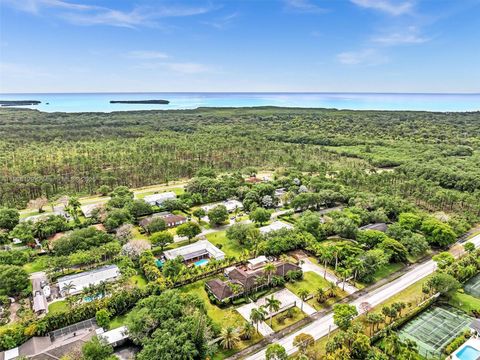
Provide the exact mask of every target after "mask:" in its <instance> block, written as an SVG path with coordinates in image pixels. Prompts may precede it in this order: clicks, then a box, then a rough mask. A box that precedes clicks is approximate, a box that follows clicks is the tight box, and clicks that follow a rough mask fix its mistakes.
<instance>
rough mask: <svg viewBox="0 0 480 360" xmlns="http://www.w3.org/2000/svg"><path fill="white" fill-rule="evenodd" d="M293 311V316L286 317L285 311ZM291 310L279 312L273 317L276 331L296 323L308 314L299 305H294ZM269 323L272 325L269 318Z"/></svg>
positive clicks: (273, 325) (273, 326) (273, 327)
mask: <svg viewBox="0 0 480 360" xmlns="http://www.w3.org/2000/svg"><path fill="white" fill-rule="evenodd" d="M289 310H290V312H291V315H292V316H291V317H285V315H286V314H285V313H286V312H287V311H289ZM289 310H286V311H284V312H281V313H280V314H277V315H275V316H274V317H273V323H272V329H273V330H274V331H280V330H282V329H285V328H286V327H288V326H290V325H292V324H295V323H296V322H299V321H300V320H302V319H303V318H305V317H306V316H307V315H306V314H305V313H304V312H303V311H301V310H300V309H299V308H298V307H296V306H295V307H293V308H291V309H289ZM267 324H268V325H269V326H270V320H267Z"/></svg>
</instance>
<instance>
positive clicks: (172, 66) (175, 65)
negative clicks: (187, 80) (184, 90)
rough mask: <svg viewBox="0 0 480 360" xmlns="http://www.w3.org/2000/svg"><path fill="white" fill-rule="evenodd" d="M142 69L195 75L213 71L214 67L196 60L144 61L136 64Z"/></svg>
mask: <svg viewBox="0 0 480 360" xmlns="http://www.w3.org/2000/svg"><path fill="white" fill-rule="evenodd" d="M134 68H136V69H141V70H151V71H153V70H159V69H160V70H168V71H170V72H174V73H178V74H185V75H193V74H202V73H210V72H212V68H211V67H209V66H207V65H204V64H200V63H195V62H142V63H139V64H136V65H135V66H134Z"/></svg>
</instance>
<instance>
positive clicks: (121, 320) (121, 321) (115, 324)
mask: <svg viewBox="0 0 480 360" xmlns="http://www.w3.org/2000/svg"><path fill="white" fill-rule="evenodd" d="M125 320H127V314H123V315H118V316H115V317H113V318H112V319H111V320H110V324H109V329H110V330H111V329H116V328H119V327H120V326H123V325H125Z"/></svg>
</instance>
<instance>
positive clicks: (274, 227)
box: [259, 220, 293, 234]
mask: <svg viewBox="0 0 480 360" xmlns="http://www.w3.org/2000/svg"><path fill="white" fill-rule="evenodd" d="M281 229H293V225H291V224H287V223H284V222H283V221H278V220H277V221H274V222H273V223H271V224H270V225H267V226H262V227H261V228H260V229H259V230H260V232H261V233H262V234H268V233H269V232H272V231H277V230H281Z"/></svg>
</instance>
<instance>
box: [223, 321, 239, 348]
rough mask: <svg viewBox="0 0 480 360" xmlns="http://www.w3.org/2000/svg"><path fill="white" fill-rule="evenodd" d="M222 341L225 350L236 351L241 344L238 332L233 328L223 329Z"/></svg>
mask: <svg viewBox="0 0 480 360" xmlns="http://www.w3.org/2000/svg"><path fill="white" fill-rule="evenodd" d="M220 339H221V340H220V345H222V347H223V348H224V349H225V350H230V349H234V348H235V347H236V346H237V345H238V343H239V342H240V336H239V334H238V330H237V329H236V328H235V327H233V326H228V327H226V328H223V329H222V332H221V334H220Z"/></svg>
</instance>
